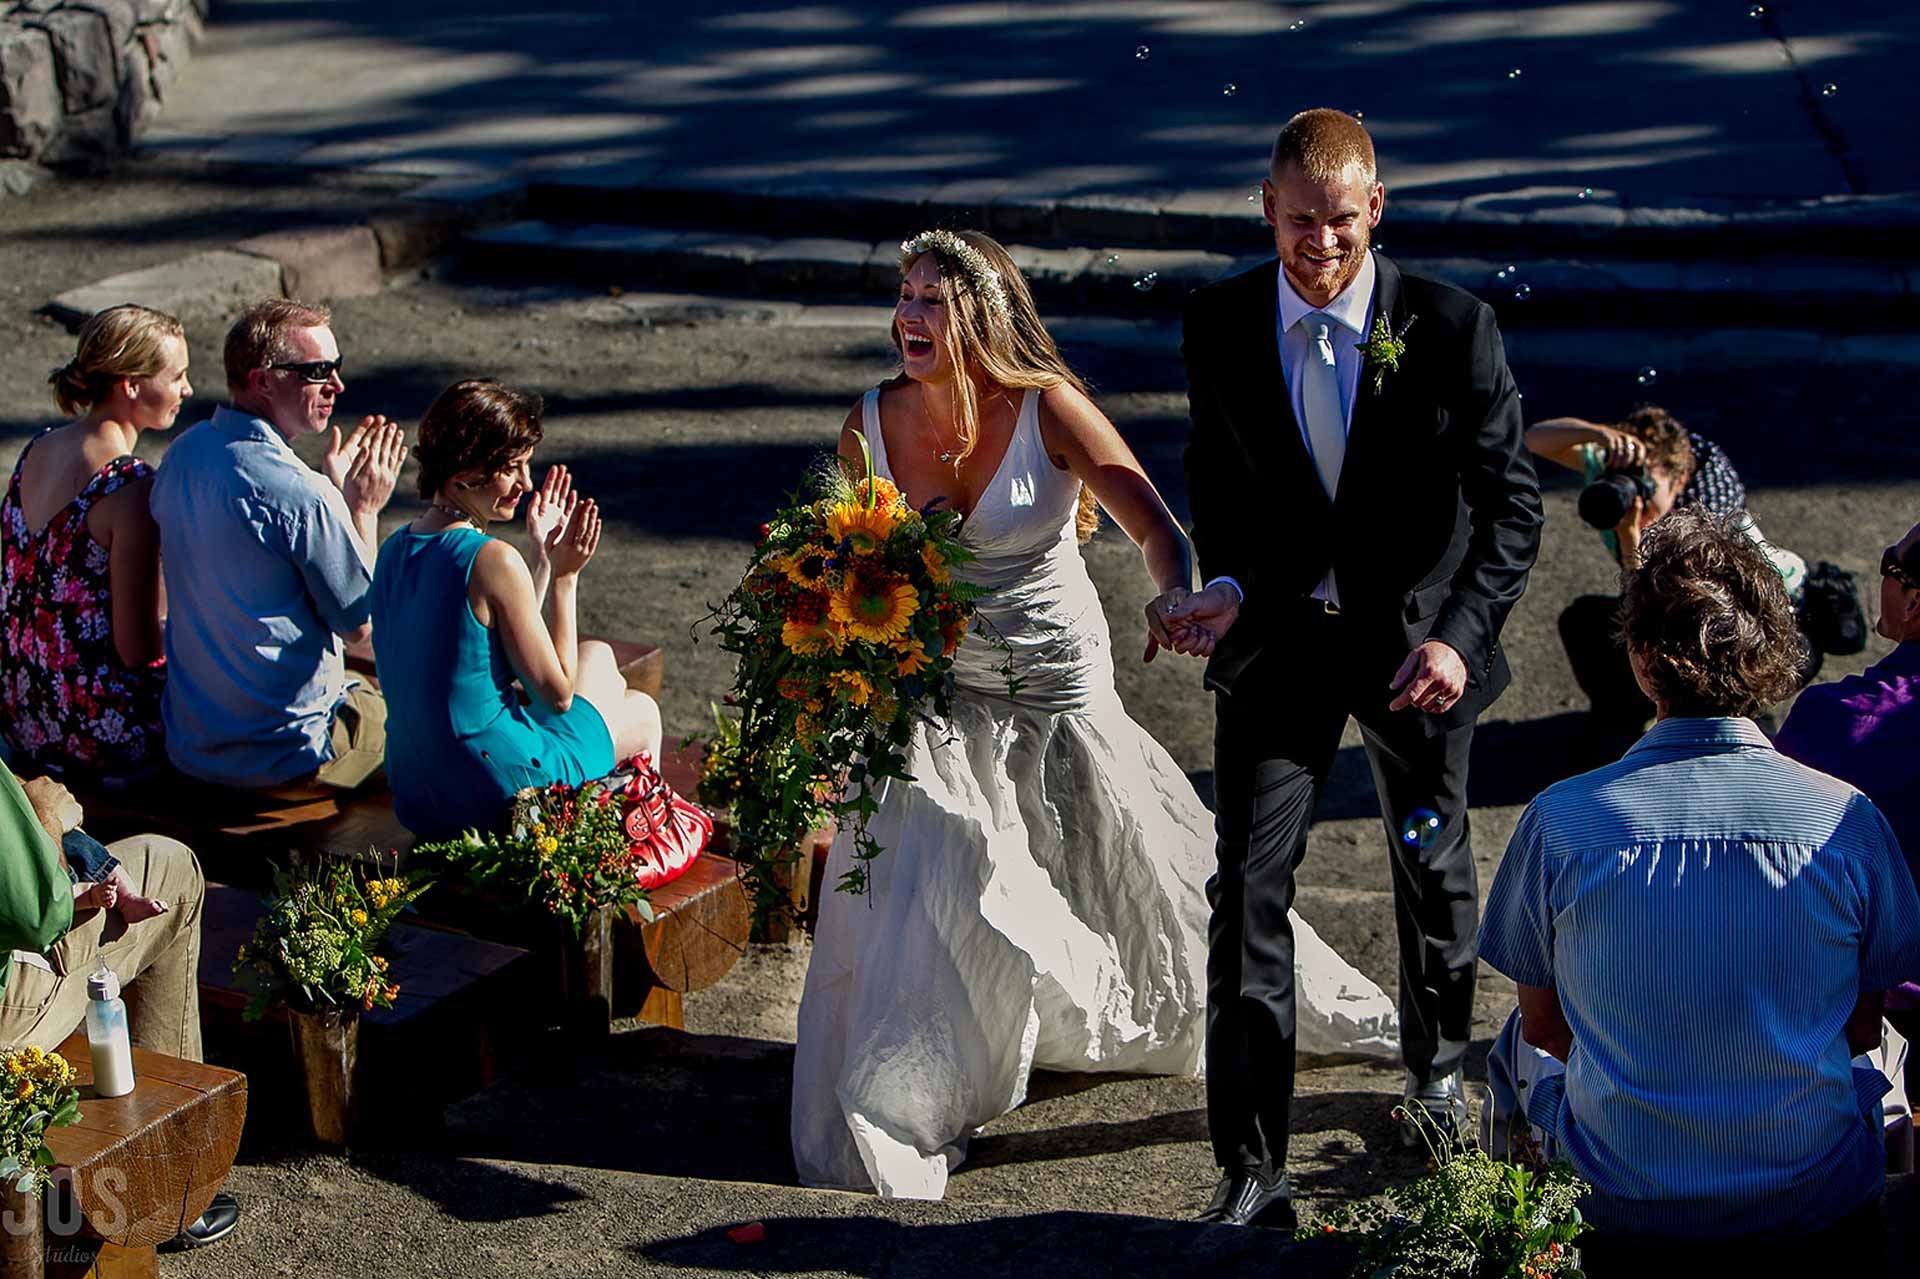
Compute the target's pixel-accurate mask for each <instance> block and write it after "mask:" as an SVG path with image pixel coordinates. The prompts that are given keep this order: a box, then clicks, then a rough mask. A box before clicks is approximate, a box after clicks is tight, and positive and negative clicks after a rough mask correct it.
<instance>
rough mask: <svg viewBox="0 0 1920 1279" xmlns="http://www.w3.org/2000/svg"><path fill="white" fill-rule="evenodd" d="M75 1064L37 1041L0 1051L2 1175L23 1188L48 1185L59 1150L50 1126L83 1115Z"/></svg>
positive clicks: (24, 1191)
mask: <svg viewBox="0 0 1920 1279" xmlns="http://www.w3.org/2000/svg"><path fill="white" fill-rule="evenodd" d="M73 1079H74V1075H73V1067H72V1066H71V1065H69V1064H68V1062H67V1059H66V1058H65V1057H62V1056H61V1055H60V1054H59V1053H50V1052H47V1051H46V1050H45V1049H42V1048H35V1047H32V1046H31V1045H29V1046H27V1047H25V1048H9V1049H7V1050H6V1051H5V1052H0V1181H11V1182H12V1183H13V1188H14V1189H15V1190H17V1191H19V1192H20V1193H22V1194H39V1193H40V1192H41V1191H44V1190H45V1189H46V1188H47V1181H48V1179H49V1174H50V1170H51V1169H52V1168H53V1152H52V1151H51V1150H48V1149H47V1137H46V1134H47V1129H49V1128H60V1127H64V1126H65V1125H67V1124H70V1123H74V1122H76V1121H77V1120H78V1119H79V1118H80V1090H79V1088H77V1087H75V1086H74V1082H73Z"/></svg>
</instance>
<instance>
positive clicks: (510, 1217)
mask: <svg viewBox="0 0 1920 1279" xmlns="http://www.w3.org/2000/svg"><path fill="white" fill-rule="evenodd" d="M354 1164H355V1166H356V1167H358V1168H359V1169H361V1170H362V1171H364V1172H368V1173H371V1174H373V1175H374V1176H376V1177H378V1178H380V1179H381V1180H383V1181H388V1182H391V1183H393V1184H394V1185H396V1186H405V1187H406V1188H407V1189H409V1190H411V1191H413V1192H414V1193H415V1194H417V1195H420V1196H421V1197H422V1198H424V1199H428V1200H430V1201H432V1203H433V1204H434V1205H435V1206H436V1207H438V1208H439V1210H440V1211H441V1212H442V1213H444V1214H445V1215H446V1216H448V1217H451V1218H453V1219H454V1220H455V1221H466V1222H498V1221H526V1220H529V1219H531V1218H537V1217H550V1216H553V1215H555V1214H557V1213H562V1212H565V1211H566V1208H567V1205H569V1204H573V1203H579V1202H582V1201H584V1200H586V1199H587V1198H588V1196H587V1195H586V1194H585V1193H584V1192H582V1191H579V1190H575V1189H574V1188H572V1187H571V1186H563V1185H558V1184H556V1183H554V1182H552V1181H549V1180H547V1179H545V1178H540V1177H529V1176H527V1175H526V1174H525V1173H520V1172H515V1171H514V1170H513V1169H511V1168H501V1167H497V1166H495V1165H491V1164H485V1163H478V1162H475V1161H471V1160H450V1159H433V1158H423V1157H421V1155H419V1154H418V1153H416V1152H411V1151H409V1152H393V1153H378V1154H370V1155H365V1154H363V1155H356V1157H355V1159H354ZM349 1220H351V1218H349Z"/></svg>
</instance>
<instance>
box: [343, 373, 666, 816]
mask: <svg viewBox="0 0 1920 1279" xmlns="http://www.w3.org/2000/svg"><path fill="white" fill-rule="evenodd" d="M541 411H542V405H541V402H540V397H539V396H537V395H533V394H530V393H528V392H525V391H516V390H512V389H511V388H508V387H504V386H501V385H500V384H499V383H498V382H491V381H469V382H456V383H455V384H454V385H452V386H450V387H448V388H447V389H446V390H445V391H444V392H442V393H441V395H440V398H439V399H437V400H435V401H434V403H433V407H432V408H430V409H428V410H427V415H426V417H425V418H424V419H422V421H421V423H420V436H419V440H418V441H417V443H416V445H415V449H414V456H415V457H416V458H417V459H418V460H419V463H420V496H421V497H423V498H425V499H427V501H428V502H429V503H431V506H430V507H429V508H428V510H427V512H426V514H424V515H422V516H421V517H420V518H419V519H417V520H415V521H413V523H411V524H408V525H406V526H405V527H403V528H401V529H399V530H398V531H397V532H395V533H394V534H393V536H392V537H389V538H388V539H387V542H386V545H385V546H383V547H381V548H380V562H379V564H378V566H377V567H376V568H375V570H374V575H373V635H374V655H375V660H376V662H377V664H378V668H379V671H380V684H381V687H382V688H383V689H384V690H385V691H386V695H387V700H388V704H389V705H390V706H391V707H392V708H393V714H392V717H391V719H390V720H389V721H388V729H389V731H388V736H387V782H388V784H389V785H390V786H391V787H392V788H393V807H394V813H395V815H396V816H398V817H399V819H400V821H401V823H402V824H403V825H405V826H406V827H407V829H408V830H411V831H413V832H414V833H415V834H417V835H420V836H422V837H423V838H427V839H441V838H446V837H449V836H452V835H457V834H459V833H460V832H461V831H462V830H465V829H467V828H469V827H471V828H476V829H492V828H494V827H496V826H498V825H499V824H500V822H501V821H502V820H503V819H504V818H505V816H506V814H507V810H508V807H509V804H510V801H511V800H512V798H513V794H514V792H515V791H517V790H519V789H520V788H522V787H525V786H541V785H546V784H547V783H550V782H570V783H575V784H577V783H579V782H583V781H586V780H588V779H590V778H594V777H600V776H603V775H604V774H606V773H608V772H611V771H612V769H613V767H614V763H615V761H616V759H626V758H628V757H630V756H631V755H633V754H634V753H635V752H638V751H642V750H645V751H647V752H649V753H650V754H652V755H654V756H655V757H656V758H657V757H658V755H659V751H660V712H659V708H658V707H656V706H655V705H654V704H653V699H652V698H650V697H648V696H647V695H646V694H645V693H639V692H634V691H632V690H629V689H628V688H627V686H626V683H625V681H624V680H622V679H621V677H620V672H619V670H618V669H617V668H616V666H615V663H614V659H613V650H612V649H610V648H608V647H607V646H606V645H605V644H601V643H598V642H597V641H592V640H589V641H587V642H586V643H581V642H580V639H579V631H578V627H577V623H576V620H575V610H576V608H577V605H578V592H579V582H580V570H581V569H583V568H585V567H586V566H587V561H589V560H590V559H592V558H593V552H594V549H595V548H596V547H597V546H598V545H599V542H600V513H599V510H598V509H597V508H596V507H595V505H594V503H593V502H592V501H590V500H582V499H580V498H578V497H577V495H575V494H574V493H573V491H572V487H571V481H570V480H569V479H568V477H567V474H566V468H564V467H554V468H552V469H551V470H549V471H548V472H547V476H546V481H545V483H544V484H543V485H542V487H541V488H540V489H539V490H538V491H535V490H534V487H533V481H532V478H531V476H530V473H529V470H528V467H529V464H530V461H531V459H532V457H533V448H534V445H536V444H538V443H539V442H540V438H541V426H540V415H541ZM529 495H531V500H530V501H529V502H528V504H527V516H526V523H527V545H528V549H529V554H530V558H531V560H532V564H531V567H529V564H528V560H527V559H523V558H522V557H521V555H520V552H519V551H517V550H515V549H514V548H513V546H512V545H510V544H509V543H507V542H504V541H501V540H500V539H499V538H496V537H490V536H488V533H487V529H488V527H489V526H490V525H492V524H494V523H496V522H498V521H502V520H510V519H512V518H513V516H514V513H515V511H516V510H517V509H518V508H519V506H520V501H521V499H522V498H526V497H528V496H529ZM543 603H544V604H545V605H546V607H547V619H546V621H545V623H542V621H541V617H540V612H541V606H542V604H543ZM516 679H518V680H519V683H520V686H521V687H522V688H524V689H525V690H526V704H524V705H523V704H522V699H521V698H520V696H519V695H518V693H517V692H516V690H515V688H514V681H515V680H516Z"/></svg>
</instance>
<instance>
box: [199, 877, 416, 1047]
mask: <svg viewBox="0 0 1920 1279" xmlns="http://www.w3.org/2000/svg"><path fill="white" fill-rule="evenodd" d="M396 860H397V859H396ZM429 887H431V881H419V882H416V881H415V879H414V877H413V876H402V875H400V874H398V873H397V867H396V873H395V874H393V875H389V876H386V877H384V878H372V877H370V876H369V875H368V874H367V873H366V871H364V870H363V869H362V868H360V867H359V866H356V865H354V864H352V863H350V862H346V861H341V860H338V859H333V858H322V859H312V860H308V861H304V862H299V861H297V862H296V863H295V866H294V869H293V870H292V871H286V870H283V869H281V868H280V867H278V866H276V867H274V871H273V892H272V894H271V895H270V896H269V897H267V899H266V913H265V915H263V916H262V917H261V920H260V922H259V924H257V925H255V927H254V930H253V937H252V938H251V939H250V940H248V942H247V943H246V945H244V946H242V947H241V948H240V952H239V954H238V955H237V956H236V957H235V968H236V971H238V972H240V973H242V974H243V975H244V976H245V977H246V978H247V980H248V983H249V984H250V985H251V986H252V987H253V991H252V995H251V997H250V998H249V999H248V1000H247V1006H246V1009H245V1012H244V1013H243V1016H245V1018H246V1019H247V1020H249V1021H253V1020H256V1019H258V1018H260V1017H263V1016H265V1015H266V1013H267V1012H268V1011H269V1010H271V1009H273V1008H275V1007H279V1006H285V1007H287V1008H290V1009H293V1010H294V1011H295V1012H323V1011H326V1010H328V1009H335V1008H337V1009H341V1010H343V1011H347V1012H370V1011H372V1010H373V1009H375V1008H391V1007H392V1006H393V1000H394V997H395V996H396V995H398V994H399V993H400V986H399V984H398V983H396V982H394V981H392V980H390V979H389V977H388V975H387V969H388V967H389V964H390V960H389V958H388V956H387V955H385V954H384V953H382V950H381V942H382V941H383V940H384V939H385V937H386V934H387V929H388V928H390V927H391V926H392V925H393V921H394V920H395V919H397V918H399V916H400V914H401V912H402V911H404V910H406V909H407V908H408V907H410V906H411V905H412V904H413V902H414V900H415V899H416V898H417V897H419V896H420V894H422V893H424V892H426V891H427V889H428V888H429Z"/></svg>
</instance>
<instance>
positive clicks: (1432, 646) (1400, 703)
mask: <svg viewBox="0 0 1920 1279" xmlns="http://www.w3.org/2000/svg"><path fill="white" fill-rule="evenodd" d="M1388 687H1390V688H1393V689H1396V690H1398V692H1399V694H1400V696H1398V697H1396V698H1394V699H1393V700H1392V701H1391V702H1389V703H1388V704H1387V709H1388V710H1390V711H1403V710H1406V709H1407V708H1408V707H1409V706H1411V707H1414V708H1415V709H1417V710H1423V711H1426V712H1427V713H1428V714H1430V715H1438V714H1440V713H1441V712H1442V711H1445V710H1447V709H1448V708H1449V707H1451V706H1453V705H1454V703H1456V702H1458V701H1459V700H1460V694H1462V693H1464V692H1465V691H1466V688H1467V663H1466V659H1465V658H1463V657H1461V656H1460V654H1458V653H1456V652H1454V651H1453V649H1452V647H1451V646H1449V645H1447V644H1443V643H1441V642H1440V641H1439V640H1428V641H1427V642H1426V643H1424V644H1422V645H1421V646H1420V647H1419V648H1416V649H1414V650H1413V651H1412V652H1411V653H1408V654H1407V660H1406V661H1404V662H1402V663H1400V669H1399V670H1398V671H1396V672H1394V676H1393V682H1392V683H1391V684H1390V685H1389V686H1388Z"/></svg>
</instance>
